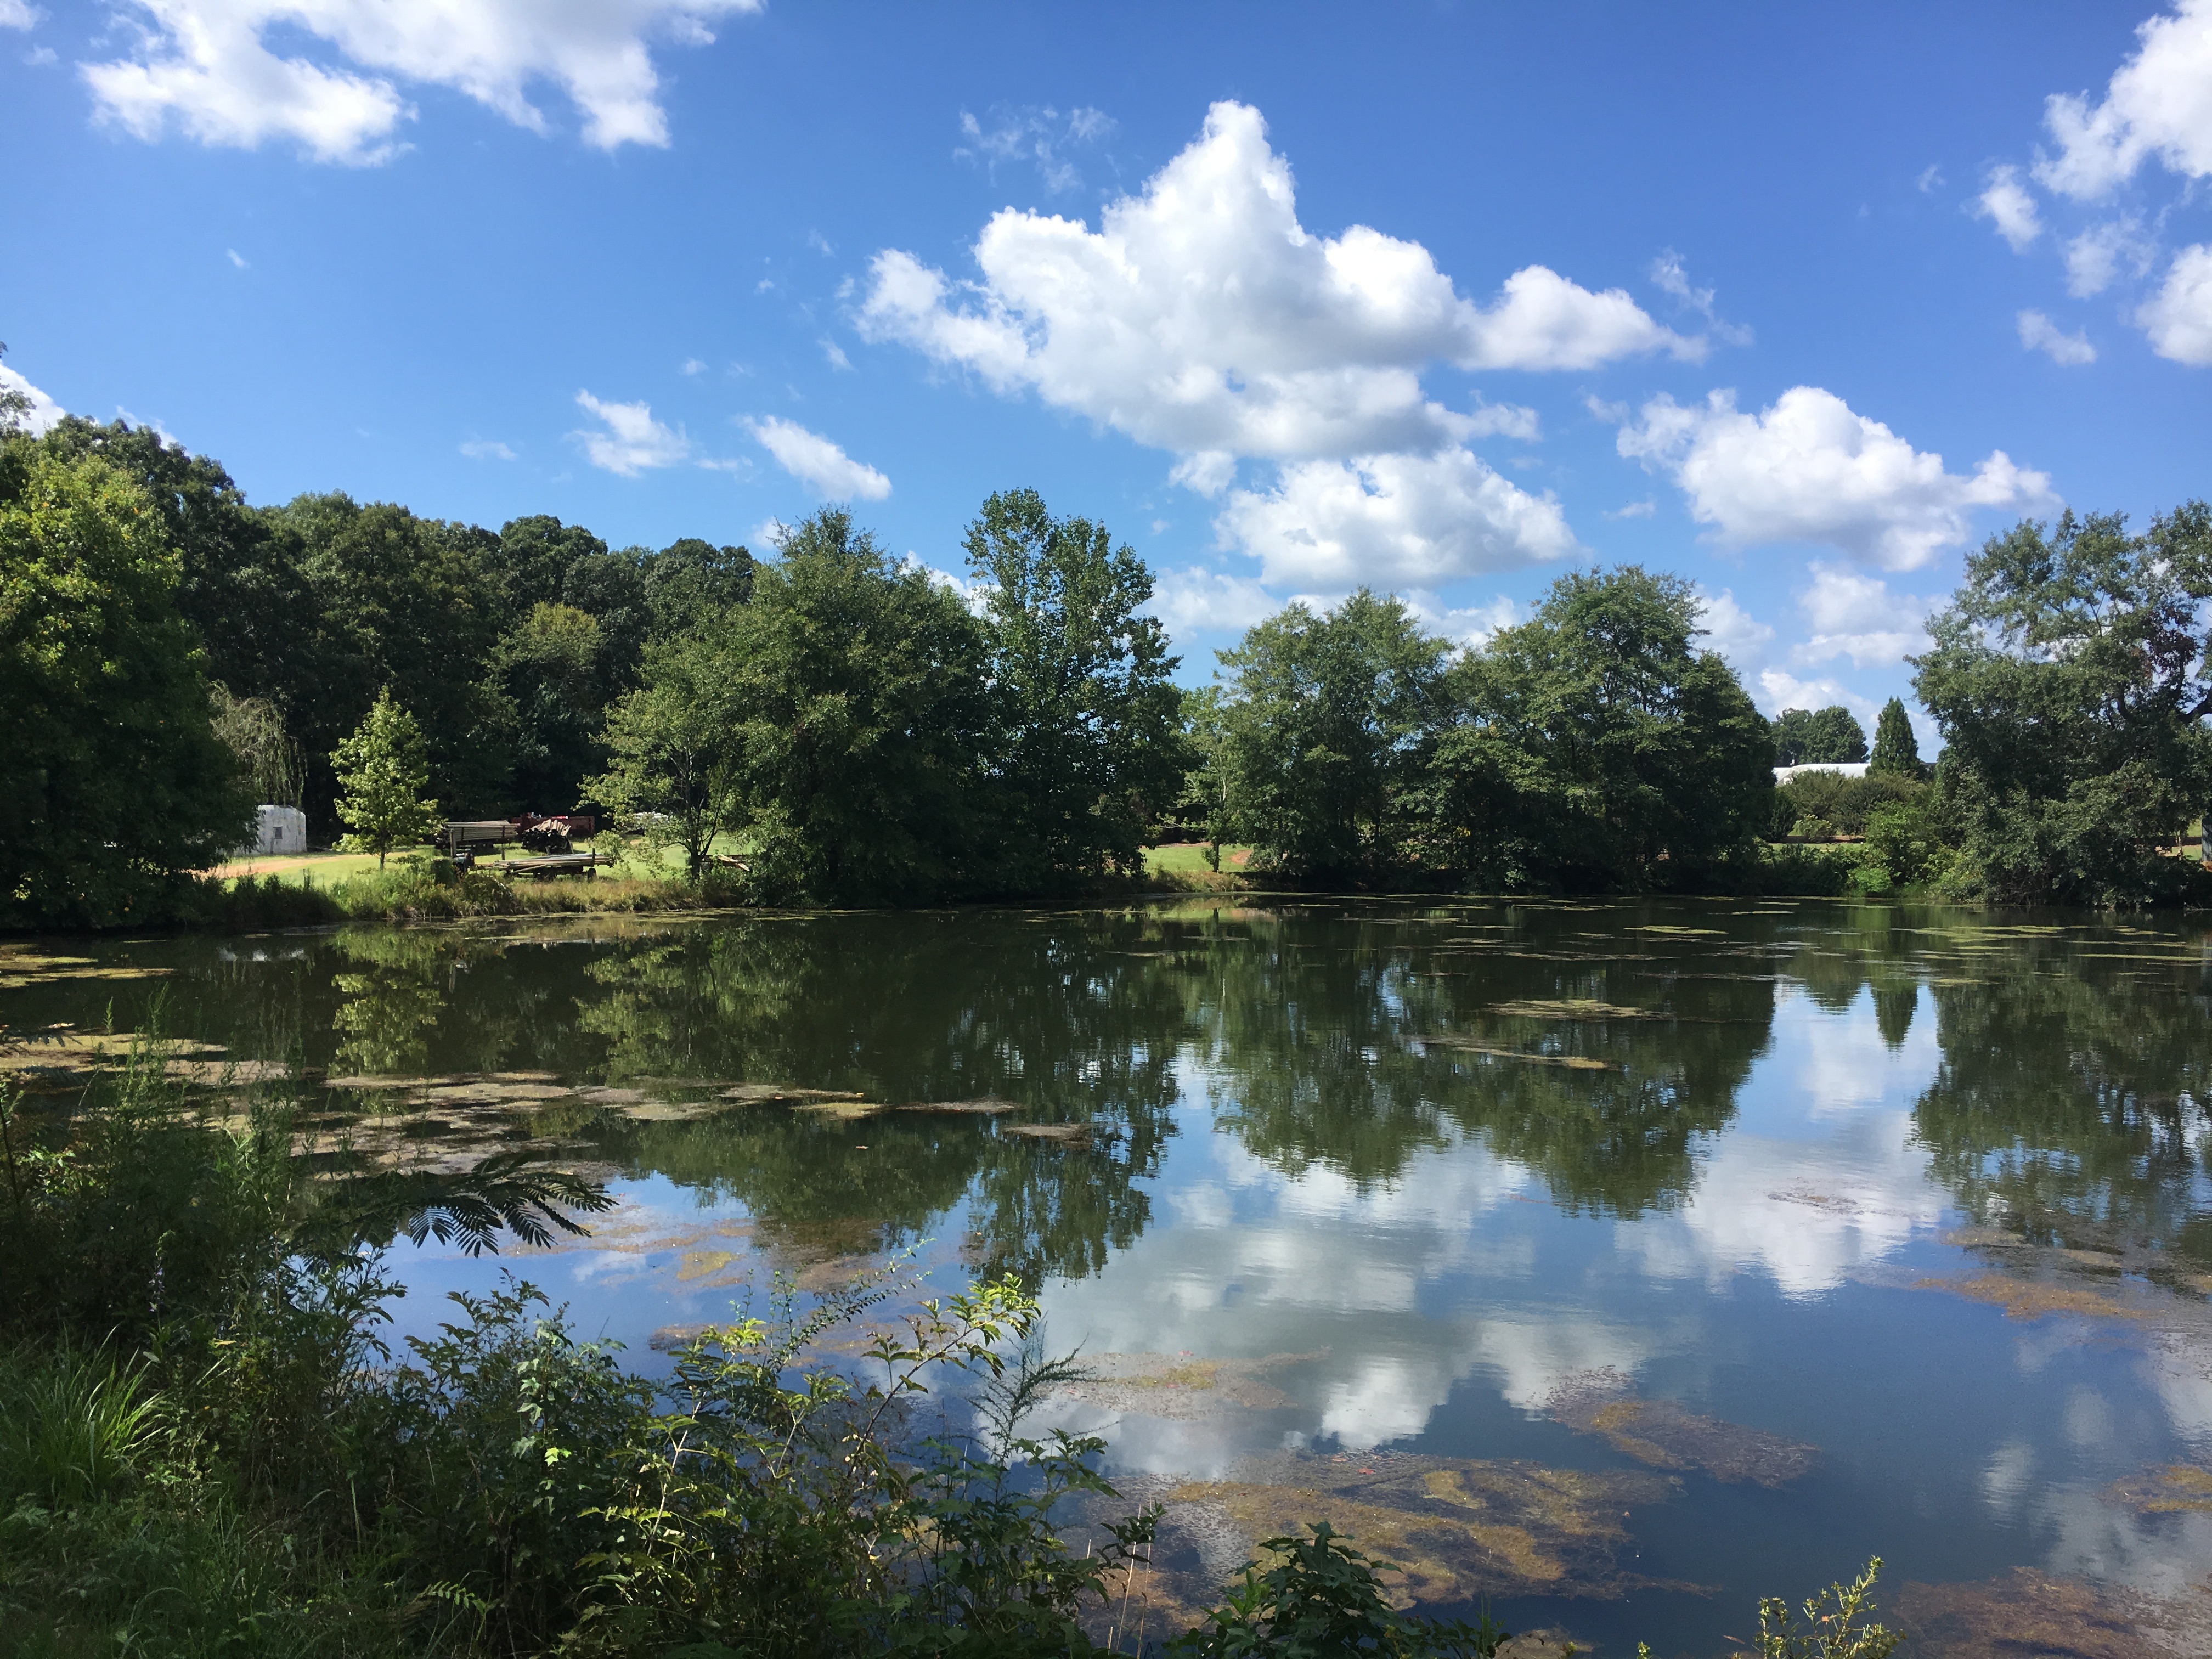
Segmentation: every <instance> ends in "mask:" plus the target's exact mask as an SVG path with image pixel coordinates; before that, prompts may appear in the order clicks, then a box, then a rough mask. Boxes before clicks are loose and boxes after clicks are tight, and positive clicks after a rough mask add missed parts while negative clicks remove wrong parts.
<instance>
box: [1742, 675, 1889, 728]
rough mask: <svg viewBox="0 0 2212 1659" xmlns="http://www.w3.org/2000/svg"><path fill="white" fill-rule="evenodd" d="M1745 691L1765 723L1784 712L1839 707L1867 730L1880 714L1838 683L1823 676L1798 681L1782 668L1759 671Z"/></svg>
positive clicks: (1874, 707)
mask: <svg viewBox="0 0 2212 1659" xmlns="http://www.w3.org/2000/svg"><path fill="white" fill-rule="evenodd" d="M1745 689H1746V690H1748V691H1749V692H1750V693H1751V700H1752V701H1753V702H1755V703H1757V704H1758V705H1759V712H1760V713H1762V714H1765V715H1766V716H1767V717H1768V718H1769V719H1771V718H1772V717H1773V716H1775V715H1777V714H1780V713H1781V712H1782V711H1783V710H1784V709H1785V708H1832V707H1834V705H1836V704H1837V703H1841V704H1843V705H1844V708H1848V709H1850V711H1851V712H1852V713H1853V714H1857V716H1858V717H1859V724H1860V725H1862V726H1869V727H1871V726H1873V725H1874V723H1875V717H1876V715H1877V714H1879V713H1880V710H1879V708H1878V707H1877V705H1875V703H1873V702H1869V701H1868V700H1867V699H1866V698H1864V697H1863V696H1859V694H1858V693H1857V692H1856V691H1853V690H1849V689H1848V688H1847V687H1845V686H1844V683H1843V682H1842V681H1841V680H1838V679H1832V678H1827V677H1826V676H1823V677H1821V678H1818V679H1809V680H1808V679H1800V678H1797V676H1796V675H1795V674H1792V673H1790V671H1788V670H1787V669H1783V668H1762V669H1760V670H1759V673H1758V675H1757V677H1756V678H1753V680H1752V681H1751V682H1750V684H1748V685H1747V686H1746V688H1745Z"/></svg>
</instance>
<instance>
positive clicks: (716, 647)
mask: <svg viewBox="0 0 2212 1659" xmlns="http://www.w3.org/2000/svg"><path fill="white" fill-rule="evenodd" d="M644 679H645V683H644V684H642V685H641V686H639V687H638V689H637V690H635V691H632V692H629V693H628V694H627V695H625V696H623V697H621V698H620V699H618V700H617V702H614V703H613V704H612V705H611V706H610V708H608V710H607V722H606V730H605V733H604V734H603V738H602V741H603V742H604V743H605V745H606V750H607V769H606V771H605V773H603V774H602V775H599V776H598V777H596V778H592V779H589V780H587V781H586V784H585V787H586V789H587V790H588V791H590V793H591V794H592V799H595V800H598V801H600V802H602V803H604V804H605V805H607V806H608V807H610V808H611V809H612V810H613V811H616V812H618V813H625V814H632V815H635V816H636V817H637V818H638V820H639V821H640V823H641V825H642V826H643V828H644V829H645V831H646V837H647V842H648V843H649V844H651V845H653V846H654V847H656V848H660V847H678V848H682V849H683V853H684V868H685V869H686V870H687V871H688V872H690V875H691V876H692V877H693V878H695V879H696V878H697V877H698V875H699V873H700V872H702V870H704V869H705V868H706V867H707V860H708V855H709V854H710V853H711V852H712V851H713V848H714V837H715V836H717V835H719V834H720V833H721V832H722V831H723V830H725V829H734V828H735V827H736V826H737V824H738V822H739V820H740V818H741V817H742V816H743V810H744V809H743V803H742V802H741V800H740V799H739V797H738V793H737V783H736V775H735V772H734V769H733V768H732V764H731V761H732V754H733V750H734V733H733V732H732V710H731V705H730V701H729V694H730V686H729V677H728V662H727V659H726V657H725V655H724V653H723V652H722V650H721V647H720V642H719V641H715V640H712V639H709V638H707V637H705V636H702V635H696V634H685V635H678V636H677V637H675V638H673V639H670V640H663V641H657V642H656V643H654V644H653V645H650V646H648V647H646V653H645V668H644Z"/></svg>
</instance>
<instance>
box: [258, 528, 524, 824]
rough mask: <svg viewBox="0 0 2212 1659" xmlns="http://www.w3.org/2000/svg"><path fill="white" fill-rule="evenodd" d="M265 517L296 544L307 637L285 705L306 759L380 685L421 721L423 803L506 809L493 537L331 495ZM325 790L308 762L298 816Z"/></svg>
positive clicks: (505, 714)
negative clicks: (495, 671)
mask: <svg viewBox="0 0 2212 1659" xmlns="http://www.w3.org/2000/svg"><path fill="white" fill-rule="evenodd" d="M266 516H267V518H268V520H269V522H270V526H272V528H273V529H274V530H275V531H276V533H277V534H278V535H279V536H280V537H283V538H287V539H289V541H291V542H292V543H293V544H295V547H296V549H297V553H298V556H299V558H300V561H301V571H302V572H303V574H305V576H306V578H307V584H308V586H309V589H310V591H311V592H312V593H313V606H314V612H315V618H316V620H315V631H314V635H313V640H312V641H310V643H309V645H308V647H307V648H306V649H305V650H304V651H303V652H302V653H301V660H300V661H299V663H298V664H297V665H295V670H294V675H295V682H296V684H298V686H299V688H300V690H299V691H298V693H297V694H296V695H295V697H294V698H293V699H292V700H290V701H288V702H287V703H286V705H285V707H286V712H287V714H288V717H289V719H290V720H291V723H292V726H293V728H294V730H295V731H296V732H298V733H299V735H300V738H301V742H302V743H303V744H304V745H305V746H306V748H307V752H308V753H309V755H310V756H316V757H319V756H326V755H328V754H330V753H331V751H332V750H334V749H335V748H336V746H337V741H338V739H339V738H342V737H343V736H344V735H345V734H346V733H347V732H350V731H352V730H353V729H354V727H356V726H358V725H359V724H360V723H361V721H362V718H363V717H364V716H365V715H366V714H368V710H369V708H370V706H371V705H372V704H373V703H374V702H375V701H376V698H377V696H378V695H379V693H380V690H382V689H383V688H386V687H392V688H395V689H397V690H398V691H399V692H400V694H401V695H402V696H404V698H405V699H406V702H407V707H408V708H409V710H410V712H411V713H412V714H413V715H414V717H415V718H416V720H417V721H418V722H419V723H420V724H421V726H422V739H423V751H424V756H425V758H426V759H427V760H428V763H429V768H430V781H431V793H434V794H435V796H436V797H437V798H438V799H440V800H441V801H443V802H445V803H446V804H447V805H449V806H451V807H452V808H453V810H454V811H456V812H457V813H460V814H464V815H465V814H470V813H484V812H490V811H503V810H505V809H506V808H507V806H508V805H510V804H511V800H510V794H509V790H508V774H509V770H510V765H511V756H512V753H513V739H514V730H515V724H516V719H515V714H514V710H513V706H512V705H511V704H510V703H509V702H508V701H507V698H506V696H504V694H503V693H502V692H501V690H500V688H499V686H498V685H497V684H496V683H495V682H494V681H493V680H492V678H490V675H489V668H490V665H491V658H492V653H493V649H494V647H495V645H496V643H497V641H498V640H499V637H500V635H501V631H502V627H503V620H504V618H505V617H506V615H507V601H506V597H505V590H504V586H503V579H502V575H501V566H500V558H501V553H500V543H499V538H497V537H496V536H495V535H493V534H492V533H491V532H489V531H488V530H482V529H479V528H477V526H473V525H465V524H453V523H447V522H444V521H441V520H435V519H424V518H419V517H417V516H416V514H414V513H410V512H409V511H408V510H407V509H406V508H405V507H398V506H395V505H393V504H392V503H390V502H384V501H380V502H373V503H371V504H369V505H368V506H363V505H362V504H360V503H358V502H356V501H354V500H352V499H351V498H350V497H349V496H346V495H337V494H332V495H302V496H300V497H299V498H298V499H296V500H295V501H291V502H290V503H289V504H288V505H286V506H285V507H281V508H278V509H276V510H275V511H274V512H271V513H268V514H267V515H266ZM526 613H527V607H526V608H525V614H526ZM331 789H332V780H331V777H330V775H329V774H328V773H327V772H325V771H324V770H323V769H321V768H320V767H318V768H317V769H316V771H315V775H313V776H312V777H311V778H310V780H309V787H308V811H309V813H310V815H313V814H316V813H318V812H319V811H323V810H325V806H326V803H327V802H328V800H329V799H330V793H331Z"/></svg>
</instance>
